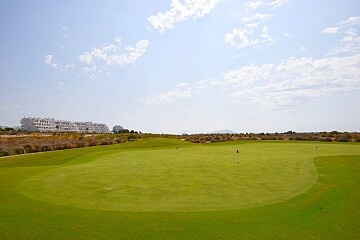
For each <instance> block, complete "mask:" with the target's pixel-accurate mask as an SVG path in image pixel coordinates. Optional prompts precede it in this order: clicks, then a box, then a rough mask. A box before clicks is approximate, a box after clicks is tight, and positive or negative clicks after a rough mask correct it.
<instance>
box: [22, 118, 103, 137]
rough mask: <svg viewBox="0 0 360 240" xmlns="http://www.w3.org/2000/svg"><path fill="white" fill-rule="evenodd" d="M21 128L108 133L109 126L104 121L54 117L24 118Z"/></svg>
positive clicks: (39, 130)
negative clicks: (78, 120)
mask: <svg viewBox="0 0 360 240" xmlns="http://www.w3.org/2000/svg"><path fill="white" fill-rule="evenodd" d="M20 123H21V129H22V130H24V131H31V132H32V131H38V132H78V133H108V132H109V128H108V127H107V126H106V125H105V124H103V123H93V122H72V121H63V120H55V119H53V118H34V117H27V118H25V117H24V118H22V119H21V121H20Z"/></svg>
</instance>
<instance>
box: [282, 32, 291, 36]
mask: <svg viewBox="0 0 360 240" xmlns="http://www.w3.org/2000/svg"><path fill="white" fill-rule="evenodd" d="M283 36H284V37H290V36H291V34H290V33H288V32H283Z"/></svg>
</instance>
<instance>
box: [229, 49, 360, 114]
mask: <svg viewBox="0 0 360 240" xmlns="http://www.w3.org/2000/svg"><path fill="white" fill-rule="evenodd" d="M359 66H360V55H359V54H357V55H350V56H343V57H324V58H320V59H316V60H314V59H312V58H290V59H289V60H287V61H285V62H282V63H280V64H278V65H273V64H264V65H260V66H247V67H242V68H239V69H236V70H232V71H229V72H227V73H225V75H224V80H225V82H227V83H228V84H231V86H233V87H234V88H238V89H239V90H235V91H234V92H232V93H230V94H229V96H230V97H233V98H239V100H240V99H241V102H244V101H248V102H250V103H254V104H259V105H260V106H261V107H262V108H265V109H269V108H271V109H274V108H287V107H291V106H295V105H298V104H302V103H304V102H308V101H310V100H313V99H314V98H318V97H322V96H325V95H328V94H330V93H334V92H339V91H349V90H352V89H360V81H359V80H358V79H359V78H360V67H359Z"/></svg>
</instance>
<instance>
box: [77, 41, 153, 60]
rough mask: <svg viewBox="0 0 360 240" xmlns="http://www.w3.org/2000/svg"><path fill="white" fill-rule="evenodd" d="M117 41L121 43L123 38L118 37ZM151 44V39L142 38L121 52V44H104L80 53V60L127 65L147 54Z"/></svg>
mask: <svg viewBox="0 0 360 240" xmlns="http://www.w3.org/2000/svg"><path fill="white" fill-rule="evenodd" d="M115 41H117V42H118V43H119V42H120V43H121V38H119V37H117V38H116V39H115ZM149 45H150V41H148V40H140V41H138V42H137V43H136V44H135V46H128V47H126V48H125V52H124V53H121V54H119V53H118V51H119V50H120V47H119V46H115V45H113V44H104V45H102V46H101V47H100V48H93V49H92V50H91V51H90V52H85V53H83V54H81V55H79V60H80V61H81V62H83V63H86V64H92V63H95V62H99V61H102V62H105V63H106V64H107V65H120V66H125V65H128V64H135V63H136V61H137V59H138V58H139V57H141V56H143V55H144V54H145V52H146V50H147V48H148V46H149Z"/></svg>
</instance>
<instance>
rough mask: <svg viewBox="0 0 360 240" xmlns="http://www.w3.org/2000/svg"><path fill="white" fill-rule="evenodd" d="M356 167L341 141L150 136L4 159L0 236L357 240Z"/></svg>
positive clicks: (358, 150)
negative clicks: (221, 140) (219, 140)
mask: <svg viewBox="0 0 360 240" xmlns="http://www.w3.org/2000/svg"><path fill="white" fill-rule="evenodd" d="M315 146H318V147H319V148H318V149H316V148H315ZM176 147H179V149H178V150H176ZM236 149H239V151H240V154H239V164H237V163H236V162H237V159H236V158H237V156H236ZM359 170H360V145H359V144H349V143H346V144H339V143H313V142H311V143H308V142H296V143H295V142H288V141H286V142H231V143H221V144H208V145H206V144H205V145H196V144H189V143H186V142H182V141H178V140H171V139H150V140H146V141H139V142H134V143H129V144H120V145H112V146H102V147H93V148H85V149H74V150H66V151H59V152H48V153H41V154H34V155H27V156H16V157H11V158H3V159H0V201H1V205H0V219H1V221H0V239H64V238H65V239H66V238H69V239H94V238H98V239H267V238H271V239H339V238H342V239H358V238H359V237H360V220H359V219H358V216H360V205H359V204H358V203H359V202H360V189H359V186H360V174H359Z"/></svg>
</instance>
